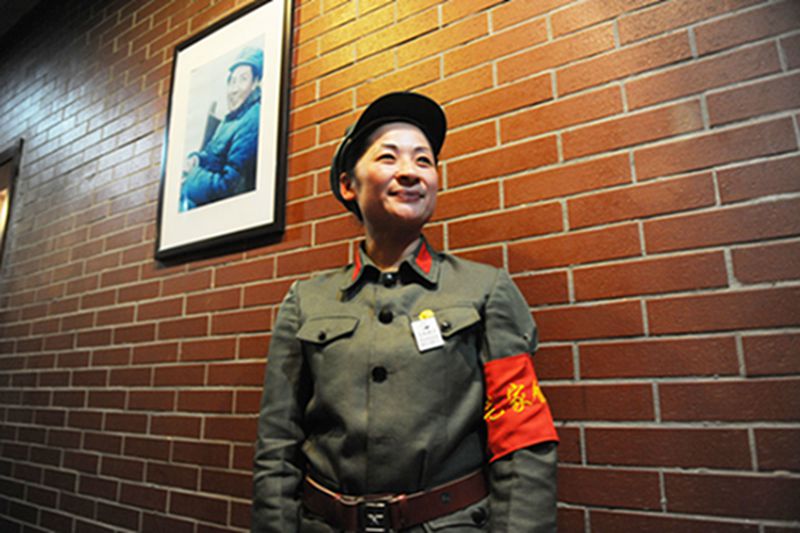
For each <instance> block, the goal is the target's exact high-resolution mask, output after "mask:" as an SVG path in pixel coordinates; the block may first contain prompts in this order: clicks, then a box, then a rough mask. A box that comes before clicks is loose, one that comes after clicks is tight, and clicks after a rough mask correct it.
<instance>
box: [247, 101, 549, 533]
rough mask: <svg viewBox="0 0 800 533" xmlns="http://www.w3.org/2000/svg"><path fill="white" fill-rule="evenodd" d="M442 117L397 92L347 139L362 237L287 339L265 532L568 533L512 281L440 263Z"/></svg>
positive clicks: (285, 325)
mask: <svg viewBox="0 0 800 533" xmlns="http://www.w3.org/2000/svg"><path fill="white" fill-rule="evenodd" d="M445 131H446V120H445V116H444V112H443V111H442V109H441V108H440V107H439V105H438V104H436V103H435V102H434V101H432V100H430V99H429V98H427V97H425V96H422V95H418V94H414V93H391V94H388V95H385V96H383V97H381V98H379V99H377V100H376V101H375V102H373V103H372V104H371V105H370V106H369V107H368V108H367V109H366V110H365V111H364V113H363V114H362V115H361V117H359V119H358V121H357V122H356V124H355V125H354V126H353V127H352V128H351V129H350V130H349V132H348V133H347V135H346V136H345V138H344V139H343V141H342V143H341V145H340V146H339V149H338V151H337V153H336V156H335V157H334V160H333V164H332V166H331V189H332V191H333V193H334V195H335V196H336V197H337V198H338V199H339V201H341V202H342V203H343V204H344V205H345V207H347V208H348V209H349V210H351V211H352V212H353V213H354V214H355V215H356V216H357V217H358V218H359V219H360V220H361V221H362V223H363V226H364V237H365V240H364V242H363V244H362V246H361V247H360V248H359V250H358V253H357V255H356V257H355V262H354V264H351V265H348V266H347V267H344V268H342V269H340V270H338V271H336V272H333V273H330V274H326V275H323V276H319V277H316V278H313V279H310V280H305V281H301V282H298V283H295V284H294V285H293V286H292V288H291V289H290V290H289V293H288V294H287V295H286V298H285V299H284V301H283V304H282V305H281V309H280V312H279V314H278V318H277V321H276V324H275V327H274V329H273V335H272V342H271V345H270V351H269V361H268V364H267V373H266V378H265V385H264V397H263V401H262V405H261V414H260V419H259V438H258V442H257V445H256V455H255V473H254V503H253V530H254V531H269V532H280V533H292V532H296V531H301V532H306V531H309V532H311V531H315V532H316V531H319V532H334V531H364V532H381V531H407V532H414V533H421V532H423V531H428V532H429V531H439V530H442V531H447V532H458V531H465V532H466V531H492V532H506V531H508V532H514V533H519V532H526V531H552V530H554V529H555V514H556V512H555V511H556V496H555V465H556V450H555V443H556V442H557V440H558V437H557V436H556V433H555V429H554V428H553V423H552V418H551V416H550V411H549V408H548V406H547V403H546V400H545V398H544V396H543V395H542V393H541V391H540V390H539V387H538V384H537V381H536V376H535V375H534V371H533V365H532V362H531V357H530V354H532V353H533V352H534V350H535V348H536V342H537V341H536V328H535V326H534V324H533V321H532V319H531V316H530V312H529V311H528V306H527V304H526V303H525V301H524V300H523V298H522V296H521V295H520V293H519V291H518V290H517V289H516V287H515V286H514V284H513V282H512V281H511V279H510V278H509V276H508V275H507V274H506V273H505V271H502V270H498V269H495V268H492V267H489V266H486V265H481V264H478V263H473V262H470V261H465V260H462V259H458V258H455V257H453V256H451V255H448V254H443V253H439V252H437V251H435V250H434V249H433V248H432V247H431V246H430V244H428V243H427V241H426V240H425V239H424V237H422V234H421V231H422V228H423V226H424V225H425V223H426V222H427V221H428V220H429V219H430V217H431V214H432V213H433V209H434V206H435V205H436V193H437V190H438V185H439V183H438V178H439V177H438V172H437V167H436V165H437V157H438V154H439V150H440V149H441V147H442V143H443V142H444V137H445Z"/></svg>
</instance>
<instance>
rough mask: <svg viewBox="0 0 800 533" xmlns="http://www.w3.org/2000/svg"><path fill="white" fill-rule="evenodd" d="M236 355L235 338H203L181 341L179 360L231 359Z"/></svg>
mask: <svg viewBox="0 0 800 533" xmlns="http://www.w3.org/2000/svg"><path fill="white" fill-rule="evenodd" d="M235 355H236V341H235V339H203V340H197V341H183V342H182V343H181V353H180V359H181V361H207V360H212V359H231V358H233V357H234V356H235Z"/></svg>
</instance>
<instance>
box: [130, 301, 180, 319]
mask: <svg viewBox="0 0 800 533" xmlns="http://www.w3.org/2000/svg"><path fill="white" fill-rule="evenodd" d="M183 300H184V298H183V297H182V296H179V297H177V298H167V299H163V300H158V301H156V302H150V303H141V304H139V305H138V306H137V308H136V320H137V321H143V320H153V319H158V318H167V317H170V318H171V317H175V316H180V315H182V314H183Z"/></svg>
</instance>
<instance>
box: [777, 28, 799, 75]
mask: <svg viewBox="0 0 800 533" xmlns="http://www.w3.org/2000/svg"><path fill="white" fill-rule="evenodd" d="M780 46H781V49H782V50H783V55H784V57H785V58H786V64H787V65H788V67H789V68H791V69H795V68H797V67H800V34H795V35H792V36H790V37H785V38H783V39H781V40H780Z"/></svg>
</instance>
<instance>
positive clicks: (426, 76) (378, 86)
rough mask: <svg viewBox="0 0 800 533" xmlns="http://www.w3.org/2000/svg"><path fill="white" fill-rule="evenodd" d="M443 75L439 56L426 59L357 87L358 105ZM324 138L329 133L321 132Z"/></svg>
mask: <svg viewBox="0 0 800 533" xmlns="http://www.w3.org/2000/svg"><path fill="white" fill-rule="evenodd" d="M440 76H441V60H440V59H439V58H432V59H426V60H424V61H423V62H422V63H415V64H413V65H409V66H407V67H404V68H401V69H399V70H395V71H392V72H391V73H389V74H386V75H384V76H381V77H380V78H377V79H375V80H371V81H369V82H367V83H365V84H364V85H361V86H360V87H358V88H357V89H356V105H357V106H358V107H361V106H364V105H367V104H369V103H370V102H372V101H373V100H375V99H376V98H377V97H378V96H381V95H383V94H384V93H388V92H392V91H400V90H410V89H414V88H417V87H419V86H421V85H424V84H426V83H429V82H432V81H434V80H438V79H439V78H440ZM354 121H355V117H348V118H347V120H346V123H345V124H346V125H349V124H351V123H353V122H354ZM333 131H334V132H335V134H336V137H337V138H338V137H340V136H341V135H342V128H341V127H340V125H338V124H337V126H336V127H335V128H334V130H333ZM320 137H321V138H322V139H327V138H328V133H325V132H321V135H320Z"/></svg>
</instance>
